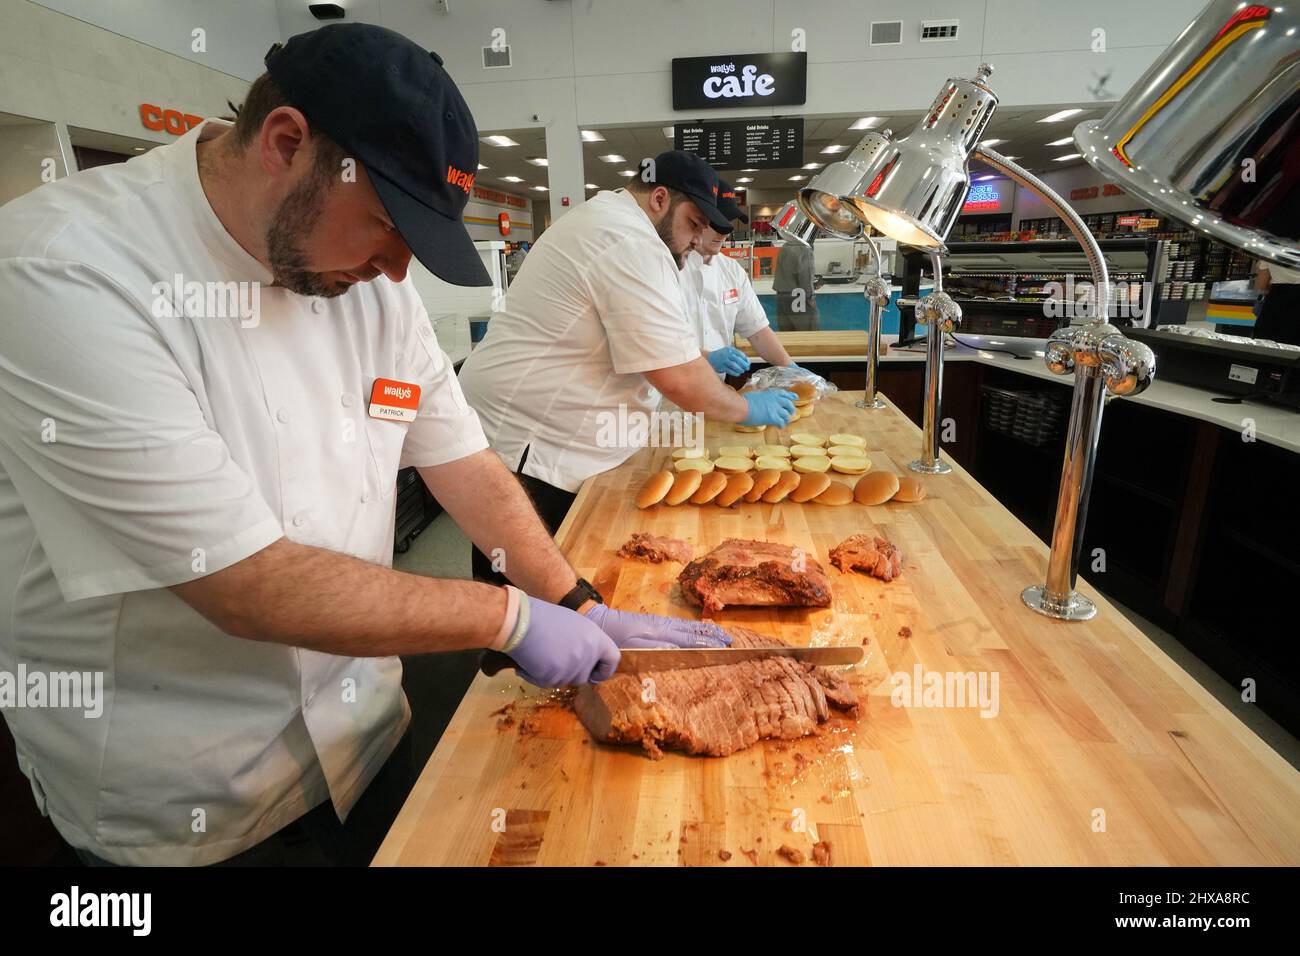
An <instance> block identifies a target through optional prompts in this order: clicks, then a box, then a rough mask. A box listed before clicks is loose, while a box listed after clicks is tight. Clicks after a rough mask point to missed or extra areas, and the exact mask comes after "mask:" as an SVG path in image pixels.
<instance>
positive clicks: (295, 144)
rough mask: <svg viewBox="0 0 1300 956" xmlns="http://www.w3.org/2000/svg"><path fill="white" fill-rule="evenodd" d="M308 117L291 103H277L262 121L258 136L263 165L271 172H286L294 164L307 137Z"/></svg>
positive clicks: (258, 146)
mask: <svg viewBox="0 0 1300 956" xmlns="http://www.w3.org/2000/svg"><path fill="white" fill-rule="evenodd" d="M309 130H310V127H309V125H308V123H307V117H306V116H304V115H303V114H302V113H301V112H300V111H298V110H296V109H294V108H293V107H292V106H277V107H276V108H275V109H273V110H271V112H270V113H268V114H267V116H266V119H265V120H263V121H262V131H261V133H260V134H259V135H258V138H257V148H258V158H259V159H260V160H261V163H262V168H263V169H264V170H266V171H267V172H268V173H271V174H272V175H277V174H281V173H285V172H287V171H288V170H289V168H290V167H291V166H292V165H293V162H294V159H295V158H299V159H301V157H299V156H298V153H299V151H300V150H302V149H303V147H304V146H306V144H307V140H308V139H309V137H310V135H311V134H310V132H309Z"/></svg>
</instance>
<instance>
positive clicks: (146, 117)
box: [140, 103, 163, 130]
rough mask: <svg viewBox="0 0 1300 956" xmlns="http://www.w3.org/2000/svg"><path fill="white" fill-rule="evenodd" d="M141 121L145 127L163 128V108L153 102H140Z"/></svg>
mask: <svg viewBox="0 0 1300 956" xmlns="http://www.w3.org/2000/svg"><path fill="white" fill-rule="evenodd" d="M140 122H141V123H143V124H144V126H145V129H155V130H161V129H162V128H163V118H162V110H161V109H160V108H159V107H157V106H154V105H153V104H152V103H141V104H140Z"/></svg>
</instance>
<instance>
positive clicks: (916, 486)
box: [894, 478, 925, 501]
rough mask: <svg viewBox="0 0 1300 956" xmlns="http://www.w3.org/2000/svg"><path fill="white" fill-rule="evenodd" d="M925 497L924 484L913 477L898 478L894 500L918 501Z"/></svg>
mask: <svg viewBox="0 0 1300 956" xmlns="http://www.w3.org/2000/svg"><path fill="white" fill-rule="evenodd" d="M924 497H925V485H923V484H921V482H920V481H918V480H917V479H915V478H899V479H898V491H896V492H894V500H895V501H920V500H921V499H922V498H924Z"/></svg>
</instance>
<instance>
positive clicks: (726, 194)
mask: <svg viewBox="0 0 1300 956" xmlns="http://www.w3.org/2000/svg"><path fill="white" fill-rule="evenodd" d="M718 208H719V209H721V210H722V214H723V215H724V216H726V217H727V218H728V219H729V220H736V219H739V220H740V221H741V222H745V223H747V222H749V217H748V216H747V215H745V210H743V209H741V208H740V204H739V203H737V202H736V187H735V186H733V185H731V183H729V182H727V181H726V180H725V179H722V178H719V179H718ZM727 232H731V225H730V223H729V224H728V226H727Z"/></svg>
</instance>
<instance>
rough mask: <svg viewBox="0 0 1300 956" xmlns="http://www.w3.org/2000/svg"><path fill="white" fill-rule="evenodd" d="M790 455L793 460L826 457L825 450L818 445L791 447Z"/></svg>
mask: <svg viewBox="0 0 1300 956" xmlns="http://www.w3.org/2000/svg"><path fill="white" fill-rule="evenodd" d="M790 454H791V455H793V456H794V457H795V458H806V457H807V456H809V455H820V456H821V457H823V458H825V457H826V449H825V448H822V447H821V446H820V445H791V446H790Z"/></svg>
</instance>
